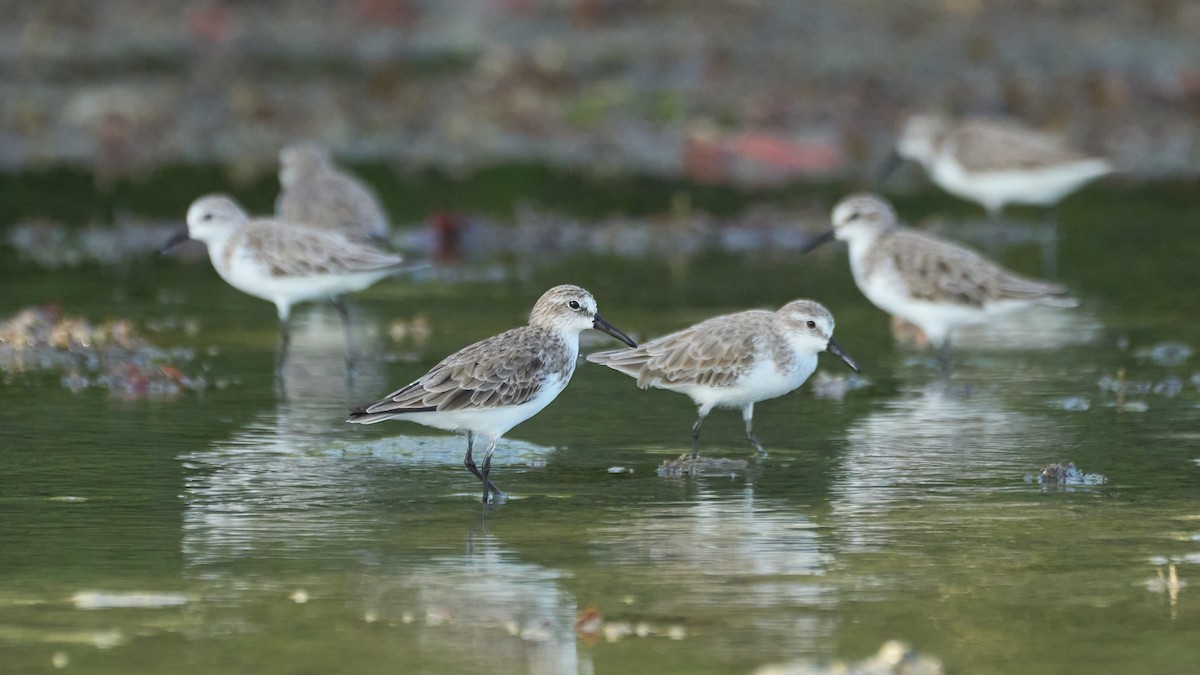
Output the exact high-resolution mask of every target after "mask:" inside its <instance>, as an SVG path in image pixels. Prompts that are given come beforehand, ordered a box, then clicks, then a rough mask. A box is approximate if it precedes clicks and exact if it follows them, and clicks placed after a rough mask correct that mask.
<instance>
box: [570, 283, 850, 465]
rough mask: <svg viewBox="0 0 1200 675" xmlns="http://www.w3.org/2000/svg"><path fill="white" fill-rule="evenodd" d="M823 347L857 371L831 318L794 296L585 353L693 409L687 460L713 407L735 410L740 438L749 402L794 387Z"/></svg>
mask: <svg viewBox="0 0 1200 675" xmlns="http://www.w3.org/2000/svg"><path fill="white" fill-rule="evenodd" d="M820 352H829V353H830V354H833V355H834V356H836V357H838V358H839V359H841V360H842V361H844V362H845V363H846V365H848V366H850V367H851V368H853V369H854V371H855V372H860V371H859V368H858V364H856V363H855V362H854V360H853V359H851V358H850V356H849V355H847V354H846V352H844V351H842V348H841V347H840V346H838V344H837V343H836V342H834V341H833V315H832V314H830V313H829V310H827V309H825V308H824V307H822V306H821V305H820V304H818V303H816V302H813V301H812V300H794V301H792V302H789V303H788V304H786V305H784V306H783V307H781V308H779V310H778V311H774V312H771V311H768V310H762V309H754V310H750V311H746V312H738V313H737V314H727V315H724V316H718V317H714V318H712V319H708V320H707V321H702V322H700V323H698V324H696V325H694V326H691V327H690V328H685V329H683V330H681V331H679V332H676V333H671V334H670V335H665V336H663V337H660V338H657V339H655V340H651V341H650V342H645V343H642V345H640V346H638V347H634V348H631V349H617V350H613V351H607V352H599V353H596V354H591V355H590V356H588V357H587V359H588V361H591V362H592V363H599V364H600V365H603V366H608V367H609V368H612V369H613V370H615V371H617V372H620V373H624V374H626V375H629V376H630V377H633V378H634V379H636V380H637V384H638V386H639V387H641V388H642V389H646V388H647V387H654V388H656V389H666V390H669V391H677V392H679V393H681V394H686V395H687V396H689V397H691V399H692V401H693V402H694V403H695V404H696V405H697V406H699V409H700V410H699V415H700V416H699V418H698V419H697V420H696V423H695V424H694V425H693V426H692V459H693V460H694V459H696V458H697V456H698V455H699V452H700V425H701V424H703V423H704V418H705V417H707V416H708V413H709V412H711V411H712V409H713V408H717V407H720V408H740V409H741V411H742V419H743V420H744V421H745V422H746V440H747V441H749V442H750V445H752V446H754V449H755V450H757V451H758V452H759V453H760V454H762V453H764V452H765V451H764V450H763V447H762V444H761V443H759V442H758V439H757V438H756V437H755V436H754V425H753V420H754V404H755V403H758V402H759V401H765V400H767V399H772V398H776V397H778V396H783V395H784V394H786V393H788V392H791V391H793V390H795V389H797V388H798V387H799V386H800V385H802V384H804V381H805V380H807V379H808V376H809V375H812V373H813V371H814V370H816V368H817V354H818V353H820Z"/></svg>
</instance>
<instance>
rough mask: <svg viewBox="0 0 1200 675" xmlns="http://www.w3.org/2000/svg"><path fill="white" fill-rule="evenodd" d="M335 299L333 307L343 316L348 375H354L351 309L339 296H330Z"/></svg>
mask: <svg viewBox="0 0 1200 675" xmlns="http://www.w3.org/2000/svg"><path fill="white" fill-rule="evenodd" d="M329 299H330V300H332V301H333V307H334V309H336V310H337V313H338V316H340V317H341V318H342V332H343V333H344V334H345V337H346V375H347V376H351V377H353V375H354V341H353V340H352V339H351V333H350V310H349V309H347V308H346V303H344V302H342V299H341V298H339V297H337V296H332V297H330V298H329Z"/></svg>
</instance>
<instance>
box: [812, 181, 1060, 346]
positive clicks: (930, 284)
mask: <svg viewBox="0 0 1200 675" xmlns="http://www.w3.org/2000/svg"><path fill="white" fill-rule="evenodd" d="M897 220H898V219H897V217H896V211H895V210H894V209H893V208H892V205H891V204H890V203H889V202H888V201H887V200H886V199H884V198H882V197H880V196H878V195H874V194H857V195H851V196H849V197H846V198H845V199H843V200H842V201H841V202H839V203H838V204H837V206H835V207H834V209H833V229H832V230H830V231H829V232H826V233H825V234H823V235H821V236H819V237H817V238H816V239H814V240H813V241H811V242H809V244H808V245H807V246H805V248H804V252H806V253H807V252H808V251H810V250H812V249H814V248H816V247H817V246H819V245H821V244H822V243H824V242H827V241H830V240H832V239H835V238H836V239H841V240H844V241H845V242H846V243H848V244H849V246H850V270H851V272H852V273H853V274H854V281H855V283H857V284H858V288H859V290H861V291H862V292H863V295H866V296H867V299H868V300H870V301H871V302H873V303H875V306H877V307H879V308H880V309H882V310H883V311H885V312H888V313H890V314H893V315H895V316H899V317H900V318H902V319H904V320H906V321H909V322H911V323H914V324H916V325H917V326H918V327H920V328H921V330H922V331H924V333H925V336H926V337H927V338H928V339H929V341H930V342H931V343H932V344H933V345H934V346H935V347H940V348H941V350H942V359H943V365H944V366H948V364H949V349H950V336H951V333H952V332H953V330H954V329H955V328H956V327H957V326H961V325H966V324H972V323H983V322H986V321H989V320H991V319H993V318H994V317H995V316H997V315H1000V314H1004V313H1006V312H1009V311H1013V310H1017V309H1021V308H1023V307H1028V306H1030V305H1033V304H1044V305H1051V306H1059V307H1074V306H1075V305H1076V304H1078V302H1077V301H1076V300H1075V299H1074V298H1073V297H1071V296H1070V294H1069V293H1068V292H1067V289H1066V288H1064V287H1062V286H1060V285H1058V284H1052V283H1048V282H1045V281H1039V280H1036V279H1030V278H1027V277H1023V276H1021V275H1019V274H1017V273H1015V272H1012V271H1010V270H1007V269H1005V268H1003V267H1001V266H1000V265H997V264H996V263H994V262H992V261H991V260H988V259H987V258H985V257H984V256H982V255H980V254H979V253H977V252H975V251H973V250H971V249H969V248H967V247H965V246H960V245H958V244H954V243H951V242H948V241H944V240H942V239H939V238H937V237H935V236H933V235H932V234H928V233H925V232H918V231H916V230H910V229H908V228H905V227H901V226H900V225H899V223H898V222H897Z"/></svg>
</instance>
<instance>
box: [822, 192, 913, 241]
mask: <svg viewBox="0 0 1200 675" xmlns="http://www.w3.org/2000/svg"><path fill="white" fill-rule="evenodd" d="M832 221H833V236H834V237H836V238H838V239H842V240H852V239H856V238H858V237H862V236H875V235H876V234H878V233H879V232H882V231H883V230H887V229H889V228H892V227H895V226H896V224H897V217H896V210H895V209H894V208H892V205H891V203H890V202H888V200H886V199H884V198H883V197H880V196H879V195H877V194H873V193H869V192H862V193H859V194H855V195H850V196H849V197H846V198H845V199H843V200H842V201H840V202H838V203H837V206H834V207H833V216H832Z"/></svg>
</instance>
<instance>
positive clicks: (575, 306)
mask: <svg viewBox="0 0 1200 675" xmlns="http://www.w3.org/2000/svg"><path fill="white" fill-rule="evenodd" d="M567 307H570V308H571V309H579V301H578V300H572V301H570V302H568V303H567Z"/></svg>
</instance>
